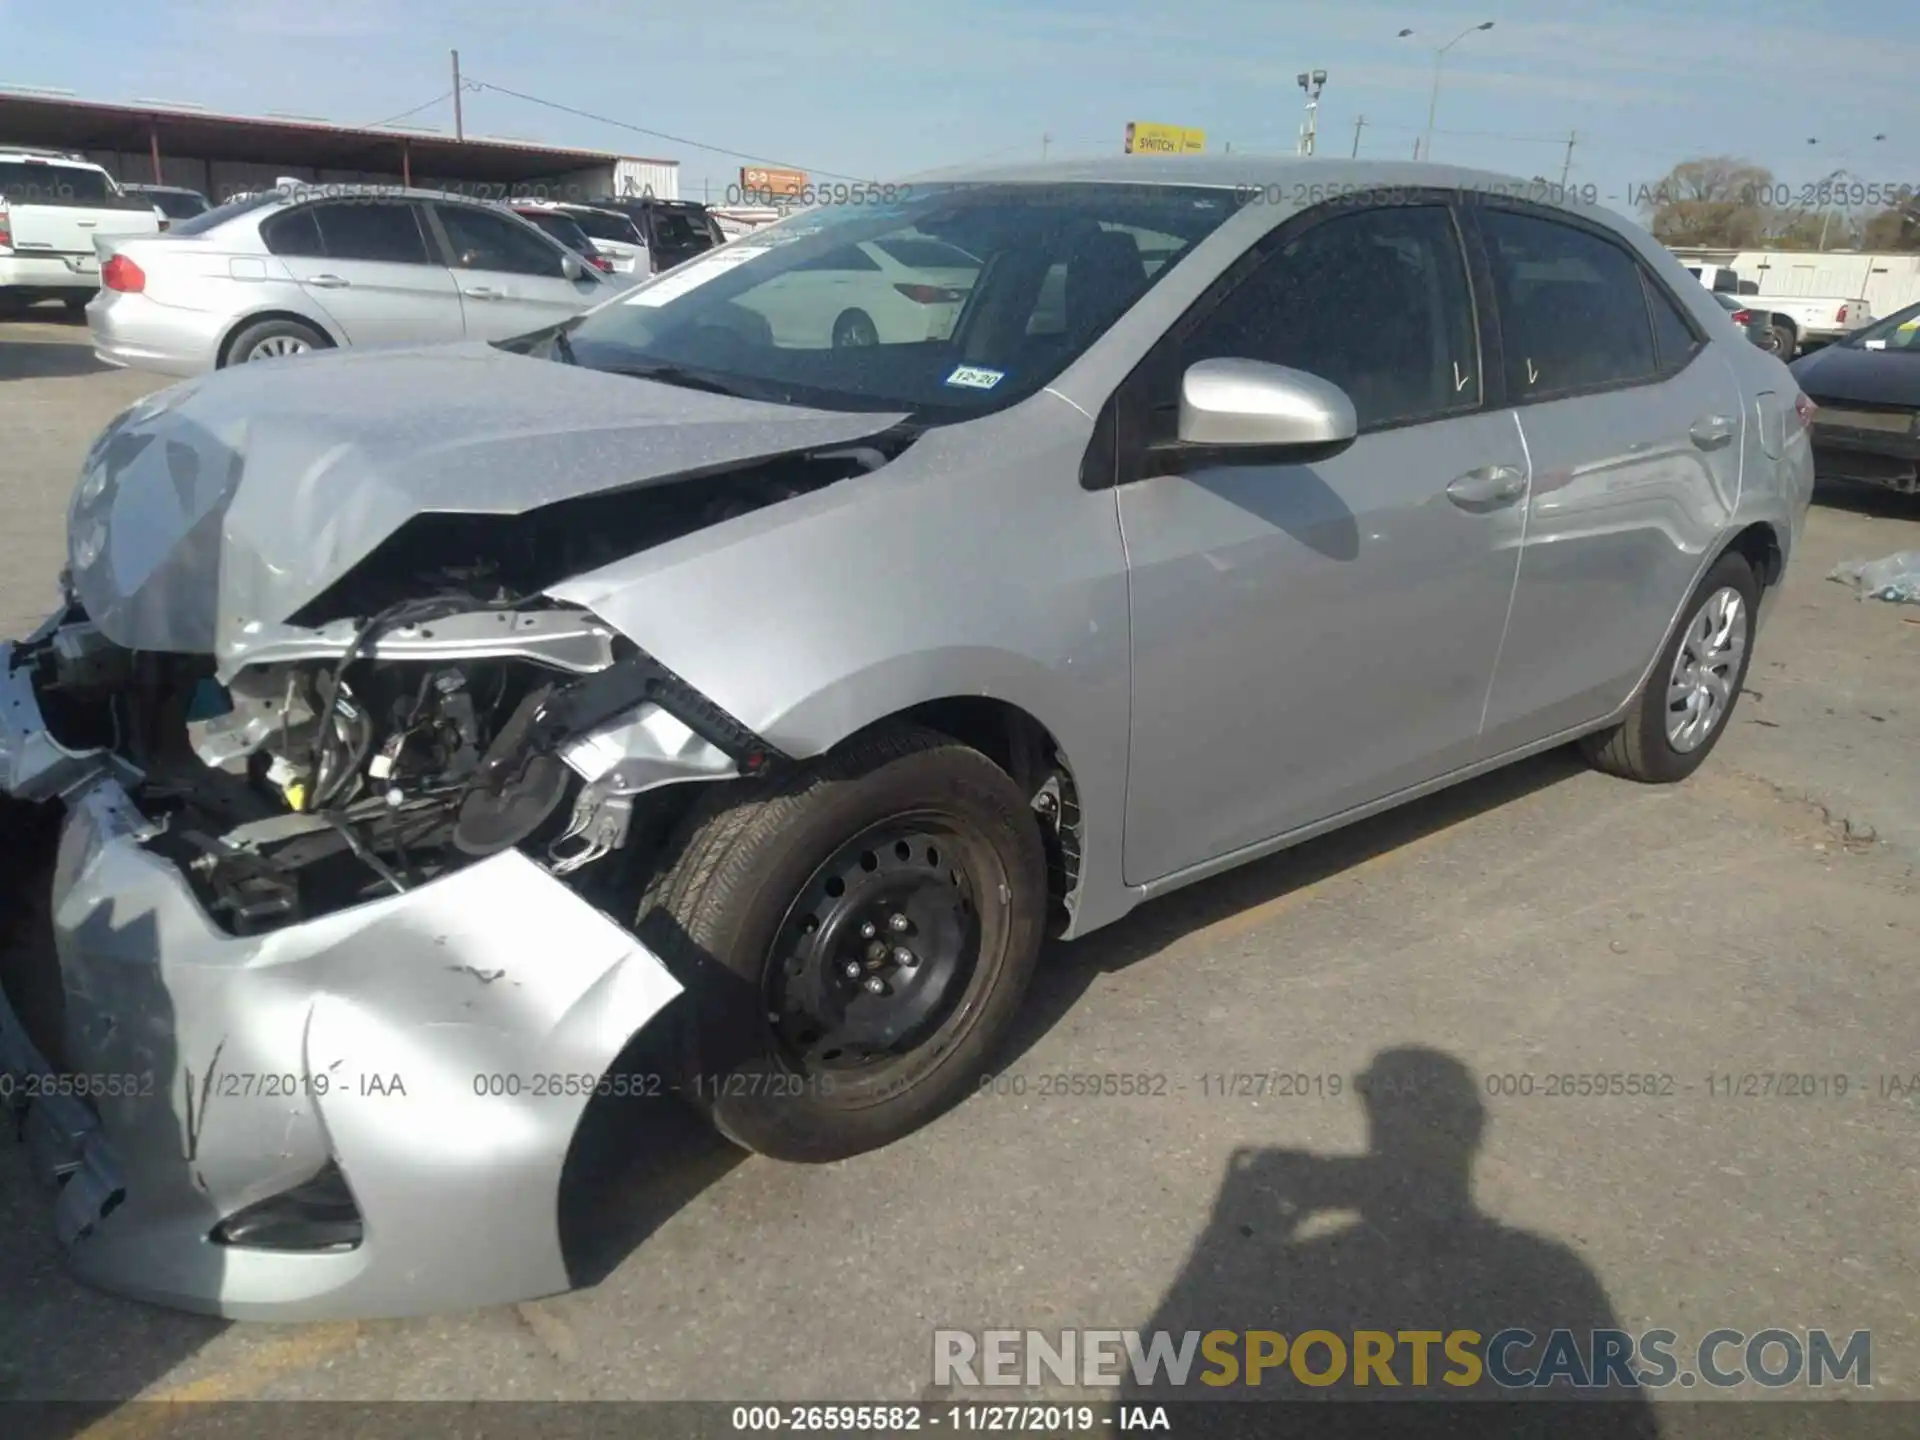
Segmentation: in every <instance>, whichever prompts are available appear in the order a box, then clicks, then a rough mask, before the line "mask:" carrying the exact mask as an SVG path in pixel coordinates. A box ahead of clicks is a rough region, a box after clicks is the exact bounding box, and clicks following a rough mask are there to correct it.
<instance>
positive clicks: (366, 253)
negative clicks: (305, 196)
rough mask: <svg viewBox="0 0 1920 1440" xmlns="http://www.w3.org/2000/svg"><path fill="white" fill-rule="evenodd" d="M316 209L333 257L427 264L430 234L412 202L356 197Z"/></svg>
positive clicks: (405, 263) (322, 234) (330, 254)
mask: <svg viewBox="0 0 1920 1440" xmlns="http://www.w3.org/2000/svg"><path fill="white" fill-rule="evenodd" d="M313 209H314V212H315V213H314V218H315V220H317V221H318V222H319V225H320V238H321V239H322V240H324V241H325V242H326V246H327V258H328V259H329V260H380V261H385V262H386V263H388V264H390V265H425V264H426V263H427V242H426V237H425V236H423V235H422V234H421V233H420V221H419V218H418V217H417V216H416V215H415V213H414V208H413V206H411V205H407V204H396V203H393V202H374V203H371V204H369V203H368V202H366V201H363V200H352V201H344V202H338V203H333V204H327V205H316V206H314V207H313Z"/></svg>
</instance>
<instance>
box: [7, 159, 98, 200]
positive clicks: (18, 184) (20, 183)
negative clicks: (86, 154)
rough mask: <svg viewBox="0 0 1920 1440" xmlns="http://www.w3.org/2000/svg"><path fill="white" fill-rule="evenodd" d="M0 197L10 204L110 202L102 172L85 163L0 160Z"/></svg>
mask: <svg viewBox="0 0 1920 1440" xmlns="http://www.w3.org/2000/svg"><path fill="white" fill-rule="evenodd" d="M0 198H3V199H5V200H7V201H8V202H9V203H10V204H14V205H69V206H71V205H109V206H110V205H112V204H113V203H114V201H115V200H116V198H117V197H116V196H115V195H114V193H113V191H112V189H111V188H110V187H109V186H108V184H107V176H106V172H105V171H103V170H95V169H93V168H92V167H91V166H85V165H59V164H54V163H51V162H47V161H40V160H0Z"/></svg>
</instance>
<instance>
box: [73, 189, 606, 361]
mask: <svg viewBox="0 0 1920 1440" xmlns="http://www.w3.org/2000/svg"><path fill="white" fill-rule="evenodd" d="M96 248H97V249H98V250H99V252H100V261H101V265H100V292H99V294H98V296H97V297H96V298H95V299H94V300H93V301H92V303H90V304H89V305H88V306H87V323H88V325H89V327H90V328H91V329H92V332H93V346H94V354H95V355H97V356H98V357H99V358H100V359H101V360H104V361H106V362H107V363H108V364H110V365H123V366H131V367H133V368H136V369H142V370H157V371H161V372H162V373H165V374H169V375H198V374H200V373H202V372H204V371H207V370H216V369H220V368H222V367H224V366H227V365H234V364H239V363H241V362H244V361H249V360H267V359H274V358H277V357H280V356H283V355H295V354H300V353H302V352H304V351H309V350H326V349H334V348H337V347H342V346H349V345H351V346H355V347H365V346H374V345H412V344H422V343H427V342H432V341H437V340H463V339H464V340H498V339H501V338H504V337H506V336H510V335H516V334H519V333H522V332H524V331H527V330H533V329H537V328H539V327H540V326H542V325H550V324H552V323H553V322H554V321H556V320H559V319H563V318H565V317H566V316H569V315H573V314H576V313H578V312H579V311H581V310H584V309H586V308H587V307H589V306H591V305H593V304H595V303H596V302H598V301H600V300H602V299H604V298H605V297H606V296H607V295H608V294H609V293H611V292H612V291H613V290H615V289H619V288H624V287H625V286H627V285H630V284H631V283H632V280H631V279H630V278H629V277H626V276H613V275H603V274H601V273H600V272H598V271H596V270H595V269H593V268H592V267H591V266H589V265H587V264H586V263H584V262H583V261H582V259H581V257H580V256H578V255H575V254H573V253H572V252H571V251H569V250H568V249H567V248H566V247H565V246H563V245H561V244H559V243H557V242H556V241H554V240H553V239H551V238H550V237H548V236H547V235H544V234H542V233H541V231H540V230H539V229H538V228H537V227H536V226H533V225H530V224H528V223H527V222H526V221H525V220H522V219H521V218H520V217H518V216H516V215H514V214H513V213H512V212H511V211H508V210H506V209H504V208H503V207H500V206H495V205H488V204H484V203H482V202H478V201H473V200H467V199H462V198H460V197H458V196H454V195H443V194H439V193H436V192H433V191H428V190H403V189H398V188H395V187H383V186H356V185H312V186H292V185H289V186H283V187H281V188H279V189H275V190H268V191H263V192H260V193H258V194H255V195H250V196H246V197H243V198H241V199H238V200H235V201H232V202H230V203H228V204H226V205H222V206H220V207H219V208H218V209H215V210H209V211H207V212H206V213H204V214H202V215H198V216H195V217H194V218H192V219H190V220H186V221H183V222H181V223H179V224H176V225H174V226H173V227H172V228H171V229H170V230H168V231H167V232H166V233H165V234H164V235H160V236H154V237H150V238H146V239H142V240H139V241H133V240H125V241H119V240H101V241H100V242H99V243H98V245H97V246H96Z"/></svg>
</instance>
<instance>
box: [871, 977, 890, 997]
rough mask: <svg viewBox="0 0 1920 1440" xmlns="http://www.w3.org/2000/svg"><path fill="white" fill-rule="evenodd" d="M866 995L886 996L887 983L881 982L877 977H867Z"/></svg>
mask: <svg viewBox="0 0 1920 1440" xmlns="http://www.w3.org/2000/svg"><path fill="white" fill-rule="evenodd" d="M867 993H868V994H869V995H884V994H886V993H887V982H886V981H884V980H882V979H881V978H880V977H879V976H878V975H869V976H868V977H867Z"/></svg>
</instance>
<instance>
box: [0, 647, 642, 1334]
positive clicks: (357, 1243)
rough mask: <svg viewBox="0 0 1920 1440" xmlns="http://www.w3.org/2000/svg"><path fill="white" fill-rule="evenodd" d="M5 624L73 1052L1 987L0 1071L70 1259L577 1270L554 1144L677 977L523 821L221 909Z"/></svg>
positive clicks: (15, 740)
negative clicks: (387, 867) (394, 883)
mask: <svg viewBox="0 0 1920 1440" xmlns="http://www.w3.org/2000/svg"><path fill="white" fill-rule="evenodd" d="M13 650H14V647H13V646H12V645H10V644H4V643H0V791H3V792H5V793H7V794H10V795H12V796H14V797H16V799H19V800H28V801H49V800H56V799H57V800H58V801H59V803H61V804H62V805H63V806H64V807H65V811H66V819H65V822H64V826H63V828H62V832H61V837H60V842H59V849H58V854H57V857H56V860H55V866H54V878H53V891H52V914H53V929H54V943H55V947H56V949H57V952H58V961H59V969H60V980H61V990H62V994H63V999H64V1009H65V1021H64V1027H63V1031H64V1033H63V1035H62V1036H61V1037H60V1038H61V1048H62V1051H63V1059H64V1065H63V1069H62V1073H61V1075H60V1077H59V1078H58V1079H57V1080H56V1079H55V1078H54V1077H53V1072H52V1069H51V1067H50V1066H49V1065H48V1063H47V1061H46V1060H45V1059H44V1058H43V1057H42V1054H41V1052H40V1049H39V1048H38V1047H36V1045H35V1044H34V1042H33V1039H32V1037H31V1036H29V1034H28V1033H27V1031H26V1029H25V1027H24V1026H23V1025H22V1024H21V1022H20V1020H19V1018H18V1016H17V1015H16V1013H15V1012H14V1010H13V1008H12V1007H11V1005H9V1004H8V1003H7V1001H6V999H5V997H4V995H0V1078H4V1079H5V1081H6V1089H7V1092H8V1093H10V1094H11V1096H12V1097H13V1101H14V1103H15V1104H16V1105H19V1104H21V1103H22V1101H23V1100H24V1102H25V1116H24V1122H25V1131H26V1135H27V1137H28V1140H29V1143H30V1146H31V1153H32V1157H33V1162H34V1167H35V1169H36V1171H37V1172H38V1173H39V1174H40V1175H41V1177H42V1178H44V1179H46V1180H47V1181H49V1182H51V1183H54V1184H57V1185H58V1186H59V1198H58V1201H57V1202H56V1207H55V1210H56V1227H57V1230H58V1233H59V1237H60V1239H61V1241H62V1243H63V1244H64V1245H65V1246H66V1247H67V1248H68V1250H69V1252H70V1255H71V1258H72V1263H73V1265H74V1268H75V1269H76V1270H77V1271H78V1272H79V1273H80V1274H81V1275H82V1276H84V1277H85V1278H87V1279H89V1280H91V1281H93V1282H94V1283H96V1284H98V1285H100V1286H102V1287H104V1288H107V1289H111V1290H115V1291H120V1292H122V1293H125V1294H128V1295H133V1296H137V1297H139V1298H142V1299H146V1300H152V1301H157V1302H160V1303H163V1304H169V1305H175V1306H179V1307H182V1308H185V1309H190V1310H198V1311H205V1312H208V1313H212V1314H218V1315H224V1316H230V1317H233V1318H237V1319H273V1320H308V1319H317V1318H340V1317H349V1316H351V1317H361V1318H370V1317H380V1316H392V1315H403V1314H419V1313H425V1312H430V1311H438V1310H450V1309H460V1308H466V1307H471V1306H477V1305H489V1304H499V1303H504V1302H509V1301H514V1300H522V1299H528V1298H532V1297H536V1296H539V1295H546V1294H553V1293H555V1292H557V1291H561V1290H564V1289H566V1288H567V1287H568V1283H569V1281H568V1276H567V1271H566V1266H565V1263H564V1260H563V1257H562V1253H561V1245H560V1234H559V1215H558V1211H559V1188H560V1175H561V1170H562V1166H563V1164H564V1162H565V1159H566V1155H567V1150H568V1146H569V1144H570V1143H571V1141H572V1139H573V1137H574V1133H575V1130H576V1128H577V1127H578V1124H579V1121H580V1117H581V1114H582V1112H583V1111H584V1109H585V1107H586V1104H587V1102H588V1100H589V1099H590V1098H591V1096H592V1095H593V1093H594V1091H595V1087H596V1085H598V1084H599V1083H600V1081H601V1078H602V1077H604V1076H605V1075H606V1074H607V1072H608V1070H609V1067H610V1066H611V1065H612V1064H613V1063H614V1061H615V1060H616V1058H617V1057H618V1056H619V1054H620V1052H621V1051H622V1050H624V1049H625V1048H626V1047H627V1045H628V1043H629V1041H630V1040H631V1039H632V1037H633V1036H634V1035H635V1034H636V1033H637V1032H638V1031H639V1030H640V1029H641V1028H643V1027H644V1026H646V1025H647V1024H648V1023H650V1022H651V1021H653V1020H654V1019H655V1017H657V1016H658V1015H659V1014H660V1012H661V1011H662V1009H663V1008H664V1007H665V1006H666V1005H667V1004H668V1003H669V1002H670V1001H671V1000H672V999H673V997H674V996H675V995H676V994H678V993H679V988H680V987H679V986H678V984H677V983H676V982H675V981H674V980H673V978H672V977H671V976H670V975H669V974H668V973H667V971H666V969H665V967H664V966H663V965H661V963H660V962H659V960H658V959H657V958H656V957H655V956H654V955H653V954H651V953H650V952H649V951H648V950H647V949H646V948H645V947H643V946H642V945H640V944H639V942H638V941H636V940H635V939H634V938H633V936H632V935H630V934H629V933H628V932H626V931H625V930H623V929H621V928H620V927H619V926H617V925H615V924H614V923H613V922H612V921H610V920H608V919H607V918H606V917H605V916H603V915H602V914H600V913H599V912H598V911H597V910H595V909H593V908H592V907H591V906H590V905H588V904H587V903H586V902H585V901H583V900H582V899H580V898H579V897H578V896H576V895H575V894H574V893H573V891H571V890H569V889H568V888H567V887H566V886H565V885H563V884H562V883H561V882H560V881H558V880H556V879H554V878H553V877H552V876H551V875H550V874H548V873H547V872H546V871H545V870H543V869H542V868H541V867H539V866H538V865H536V864H534V863H533V862H532V861H531V860H529V859H527V858H526V857H524V856H523V855H521V854H520V853H519V852H517V851H511V850H510V851H506V852H503V853H501V854H498V855H495V856H493V857H491V858H489V859H486V860H482V861H479V862H477V863H475V864H473V865H470V866H468V867H466V868H465V869H462V870H459V871H457V872H455V873H452V874H449V875H447V876H444V877H443V878H440V879H438V880H435V881H432V882H430V883H428V884H425V885H422V886H419V887H418V888H416V889H413V890H410V891H408V892H407V893H405V894H401V895H394V896H391V897H388V898H384V899H380V900H376V901H372V902H369V903H366V904H362V905H358V906H355V907H353V908H351V909H348V910H343V911H340V912H338V913H335V914H331V915H327V916H323V917H321V918H318V919H314V920H312V921H309V922H307V923H304V924H300V925H294V926H289V927H287V928H284V929H280V930H276V931H272V932H270V933H268V934H264V935H259V936H253V937H246V938H241V937H235V936H232V935H229V934H227V933H225V932H224V931H222V930H220V929H219V928H217V927H216V926H215V925H214V924H213V922H212V921H211V920H210V919H209V918H208V916H207V915H206V913H205V912H204V911H203V910H202V908H201V906H200V905H199V903H198V901H197V900H196V899H195V897H194V894H193V892H192V890H191V889H190V887H189V886H188V885H187V883H186V881H185V879H184V878H183V877H182V876H181V874H180V873H179V872H178V871H177V870H176V869H175V868H174V867H173V866H172V864H171V863H170V862H168V861H167V860H165V859H163V858H161V857H160V856H158V855H155V854H153V853H152V852H150V851H149V850H148V849H147V848H145V846H144V845H143V844H142V841H143V839H145V838H147V837H149V836H150V835H151V834H152V833H154V825H153V822H151V821H149V820H148V819H147V818H146V817H145V816H143V815H142V814H141V813H140V812H139V811H138V810H137V809H136V808H135V806H134V805H133V804H132V802H131V801H130V799H129V797H128V791H127V788H126V785H125V784H123V783H122V781H123V779H124V778H125V777H124V776H122V775H120V774H118V773H116V768H115V767H116V765H117V764H118V762H115V761H113V760H111V758H110V757H106V756H103V755H100V754H87V753H74V752H69V751H65V750H62V749H61V748H60V747H59V746H58V745H57V743H56V742H55V741H54V740H53V739H52V737H51V736H49V735H48V734H47V731H46V727H45V725H44V723H43V722H42V719H41V715H40V711H39V707H38V702H37V700H36V698H35V696H34V693H33V688H32V685H31V683H30V678H29V672H28V671H27V670H25V669H21V670H15V669H14V667H13ZM349 1197H350V1198H349ZM343 1204H344V1206H345V1207H346V1211H345V1213H346V1215H347V1217H348V1220H347V1222H346V1223H345V1224H344V1225H343V1223H342V1219H341V1216H342V1208H341V1207H342V1205H343ZM243 1212H244V1215H243ZM236 1216H241V1217H242V1223H241V1224H240V1225H238V1226H236V1225H235V1217H236ZM316 1216H318V1217H319V1218H318V1219H316V1218H315V1217H316ZM223 1226H224V1227H227V1232H226V1233H228V1234H229V1235H230V1236H231V1239H232V1241H233V1242H234V1243H229V1241H228V1240H227V1239H223V1238H216V1232H220V1231H222V1227H223ZM343 1235H345V1236H349V1237H350V1238H347V1239H343V1238H341V1237H342V1236H343ZM243 1239H244V1240H245V1242H246V1243H238V1242H239V1241H240V1240H243Z"/></svg>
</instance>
